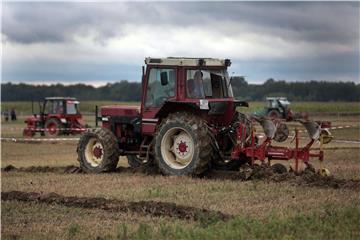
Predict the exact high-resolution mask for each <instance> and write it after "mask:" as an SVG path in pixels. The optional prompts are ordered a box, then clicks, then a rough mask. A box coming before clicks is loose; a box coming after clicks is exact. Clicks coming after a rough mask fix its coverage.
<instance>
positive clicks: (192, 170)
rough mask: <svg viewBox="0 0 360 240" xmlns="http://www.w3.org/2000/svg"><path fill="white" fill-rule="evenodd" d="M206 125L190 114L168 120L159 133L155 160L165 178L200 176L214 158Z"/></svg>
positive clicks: (170, 117)
mask: <svg viewBox="0 0 360 240" xmlns="http://www.w3.org/2000/svg"><path fill="white" fill-rule="evenodd" d="M207 131H208V130H207V126H206V124H205V122H204V121H203V120H202V119H201V118H199V117H197V116H195V115H192V114H190V113H175V114H171V115H169V117H168V118H166V119H165V120H164V121H163V122H162V124H161V125H160V127H159V128H158V131H157V133H156V139H155V159H156V162H157V164H158V167H159V169H160V171H161V172H162V173H163V174H166V175H199V174H202V173H203V172H205V171H206V170H207V168H208V166H209V162H210V160H211V156H212V147H211V144H210V143H211V139H210V136H209V135H208V133H207Z"/></svg>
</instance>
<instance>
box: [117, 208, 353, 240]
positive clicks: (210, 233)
mask: <svg viewBox="0 0 360 240" xmlns="http://www.w3.org/2000/svg"><path fill="white" fill-rule="evenodd" d="M359 216H360V208H359V207H351V208H341V209H339V208H336V209H335V208H333V207H331V206H328V207H326V208H325V209H324V212H323V213H322V214H311V215H304V214H301V213H299V215H297V216H295V217H291V218H279V217H277V216H273V215H269V216H268V217H266V218H265V219H262V220H259V219H254V218H247V217H242V216H239V217H236V218H235V219H233V220H232V221H230V222H227V223H223V222H216V223H210V224H208V223H205V225H204V223H203V222H202V221H200V222H199V223H197V225H195V226H194V227H193V228H188V227H183V226H182V225H180V224H162V225H160V226H159V227H157V228H151V227H150V226H149V225H147V224H140V225H139V227H138V228H137V230H135V231H134V232H130V233H129V232H128V231H124V229H127V228H126V225H123V226H122V227H121V228H120V229H119V234H118V236H117V237H118V239H123V238H124V237H125V234H126V237H129V238H130V239H356V238H358V237H359V236H360V228H359V227H358V226H359V225H360V218H359Z"/></svg>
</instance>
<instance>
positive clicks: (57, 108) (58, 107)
mask: <svg viewBox="0 0 360 240" xmlns="http://www.w3.org/2000/svg"><path fill="white" fill-rule="evenodd" d="M44 113H45V114H63V113H64V106H63V102H62V101H47V102H46V104H45V109H44Z"/></svg>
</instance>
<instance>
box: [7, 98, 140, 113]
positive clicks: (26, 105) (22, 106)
mask: <svg viewBox="0 0 360 240" xmlns="http://www.w3.org/2000/svg"><path fill="white" fill-rule="evenodd" d="M119 104H123V105H138V104H139V103H138V102H116V101H82V102H81V103H80V111H82V112H95V106H96V105H98V106H106V105H119ZM31 106H32V104H31V102H1V110H2V111H4V110H6V109H8V110H10V109H12V108H15V109H16V111H17V113H18V114H27V115H29V114H32V107H31ZM34 112H35V113H38V112H39V103H38V102H34Z"/></svg>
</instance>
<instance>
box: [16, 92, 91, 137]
mask: <svg viewBox="0 0 360 240" xmlns="http://www.w3.org/2000/svg"><path fill="white" fill-rule="evenodd" d="M39 109H40V112H39V113H38V114H36V113H34V105H33V104H32V111H33V116H30V117H27V118H26V120H25V123H26V128H25V129H24V130H23V135H24V136H25V137H33V136H34V135H35V134H36V133H37V132H38V133H40V134H41V135H42V136H44V135H45V136H48V137H55V136H58V135H69V134H79V133H82V132H84V131H85V125H84V121H83V118H82V115H81V113H80V111H79V102H78V101H77V100H76V99H75V98H70V97H48V98H45V99H44V101H43V102H42V103H40V102H39Z"/></svg>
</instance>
